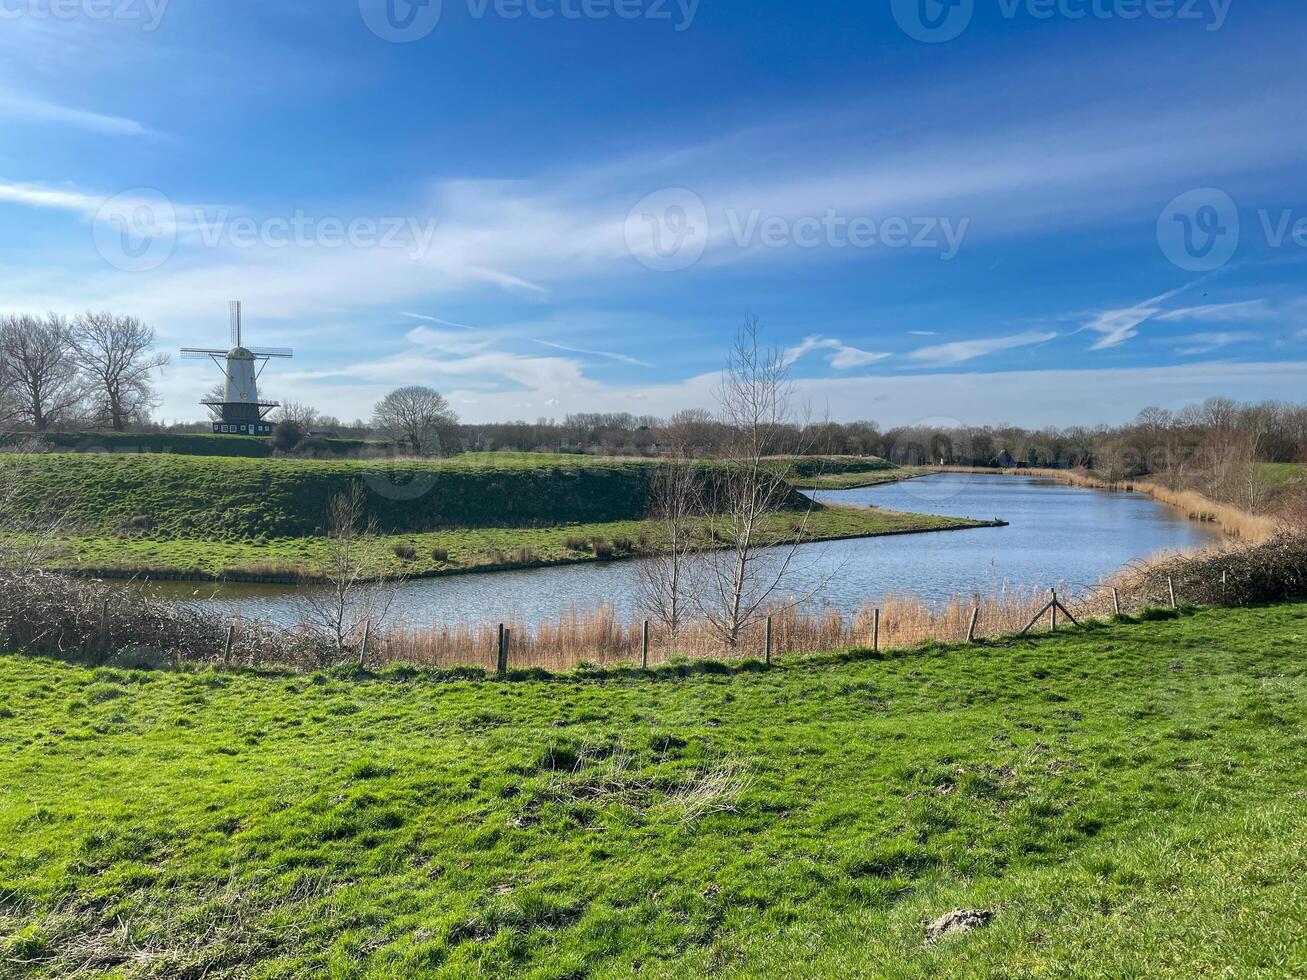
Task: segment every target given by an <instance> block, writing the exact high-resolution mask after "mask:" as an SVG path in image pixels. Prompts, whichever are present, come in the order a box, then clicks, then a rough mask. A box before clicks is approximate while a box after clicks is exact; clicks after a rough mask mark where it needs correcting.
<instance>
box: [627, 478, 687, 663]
mask: <svg viewBox="0 0 1307 980" xmlns="http://www.w3.org/2000/svg"><path fill="white" fill-rule="evenodd" d="M701 489H702V481H701V479H700V476H699V474H697V473H696V472H695V470H694V466H693V464H691V463H690V462H689V461H687V460H685V459H675V460H671V461H668V462H665V463H662V464H661V465H659V466H658V468H657V469H656V470H655V471H654V474H653V478H652V480H651V481H650V488H649V498H650V500H649V509H648V516H649V517H650V518H651V519H652V520H655V521H658V523H659V529H660V535H661V537H660V540H659V546H658V550H657V551H656V552H655V553H654V554H652V555H650V556H648V557H647V558H645V560H644V561H642V562H641V563H640V565H639V568H638V571H637V581H636V596H637V601H638V602H639V603H640V604H641V605H642V606H643V607H644V608H645V609H647V610H648V611H649V614H650V615H651V616H652V617H653V618H654V619H655V620H657V621H658V623H659V624H661V625H662V627H663V628H664V629H665V630H667V632H668V634H669V635H670V636H671V638H672V641H673V642H675V641H676V638H677V636H678V635H679V634H680V631H681V627H682V626H683V625H684V623H685V619H686V614H687V612H688V609H687V605H688V598H687V590H688V587H689V584H690V571H691V569H690V562H691V559H692V558H693V555H694V549H695V540H694V531H695V523H696V519H697V518H698V517H699V516H700V514H701V513H702V499H701V498H702V493H701Z"/></svg>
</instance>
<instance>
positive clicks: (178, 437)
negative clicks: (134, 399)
mask: <svg viewBox="0 0 1307 980" xmlns="http://www.w3.org/2000/svg"><path fill="white" fill-rule="evenodd" d="M33 440H37V441H39V442H42V443H44V444H45V445H46V446H49V447H51V448H52V449H54V450H56V451H60V452H77V453H173V454H176V455H180V456H241V457H245V458H247V459H266V458H268V457H270V456H272V454H273V451H272V444H271V443H270V442H269V440H268V439H266V438H263V437H261V436H215V435H212V434H210V433H205V432H44V433H41V434H40V435H39V436H35V435H33V434H32V433H30V432H0V446H14V445H22V444H24V443H27V442H31V441H33ZM315 445H317V446H318V447H319V448H321V449H324V450H326V451H327V452H329V453H333V454H335V455H338V456H348V455H357V454H358V453H360V452H363V451H365V450H376V451H382V450H384V446H381V445H380V444H377V443H370V442H367V441H365V440H363V439H319V440H315Z"/></svg>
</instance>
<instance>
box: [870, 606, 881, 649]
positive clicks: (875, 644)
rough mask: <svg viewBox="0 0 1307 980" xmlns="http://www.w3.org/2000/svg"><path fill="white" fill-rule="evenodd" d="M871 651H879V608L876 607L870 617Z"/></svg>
mask: <svg viewBox="0 0 1307 980" xmlns="http://www.w3.org/2000/svg"><path fill="white" fill-rule="evenodd" d="M871 652H872V653H880V610H879V609H877V610H876V611H875V613H874V614H873V616H872V619H871Z"/></svg>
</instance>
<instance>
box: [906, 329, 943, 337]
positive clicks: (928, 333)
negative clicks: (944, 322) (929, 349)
mask: <svg viewBox="0 0 1307 980" xmlns="http://www.w3.org/2000/svg"><path fill="white" fill-rule="evenodd" d="M908 336H910V337H938V336H939V331H937V330H909V331H908Z"/></svg>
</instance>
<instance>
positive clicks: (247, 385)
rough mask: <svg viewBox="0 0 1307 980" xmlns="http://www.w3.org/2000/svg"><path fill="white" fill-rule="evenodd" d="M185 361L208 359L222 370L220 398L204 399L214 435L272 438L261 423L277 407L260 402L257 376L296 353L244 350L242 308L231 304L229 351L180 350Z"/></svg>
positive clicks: (267, 424) (285, 349)
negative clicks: (270, 363) (274, 360)
mask: <svg viewBox="0 0 1307 980" xmlns="http://www.w3.org/2000/svg"><path fill="white" fill-rule="evenodd" d="M181 356H182V357H184V358H191V359H197V360H198V359H200V358H205V357H207V358H210V359H211V360H212V361H213V363H214V364H216V365H218V367H219V368H221V369H222V372H223V376H224V379H225V384H224V386H223V397H222V399H221V400H219V399H216V398H206V399H204V400H203V401H202V402H201V404H202V405H207V406H208V407H209V411H210V412H212V413H213V417H214V422H213V431H214V432H215V433H220V434H223V435H251V436H255V435H263V436H265V435H271V434H272V423H271V422H265V421H264V419H265V417H266V416H267V414H268V413H269V412H271V411H272V410H273V409H274V408H276V407H277V403H276V402H262V401H259V376H260V375H262V374H263V369H264V368H265V367H267V366H268V361H269V360H270V359H271V358H274V357H284V358H290V357H294V356H295V352H294V351H293V350H291V349H290V348H289V347H245V346H242V344H241V304H240V301H239V300H233V301H232V303H231V347H230V349H228V350H209V349H207V348H202V347H183V348H182V351H181Z"/></svg>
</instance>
